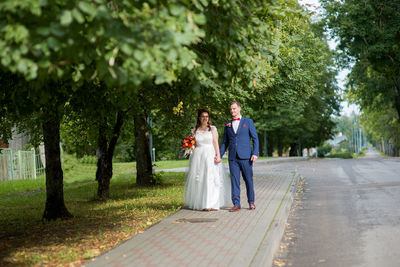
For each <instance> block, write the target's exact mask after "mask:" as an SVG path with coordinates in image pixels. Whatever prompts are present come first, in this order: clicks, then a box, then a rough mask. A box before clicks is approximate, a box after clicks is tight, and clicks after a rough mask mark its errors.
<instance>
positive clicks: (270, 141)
mask: <svg viewBox="0 0 400 267" xmlns="http://www.w3.org/2000/svg"><path fill="white" fill-rule="evenodd" d="M273 141H274V139H273V137H272V136H271V134H269V135H268V137H267V143H268V144H267V149H268V154H267V156H268V157H272V156H273V153H274V142H273Z"/></svg>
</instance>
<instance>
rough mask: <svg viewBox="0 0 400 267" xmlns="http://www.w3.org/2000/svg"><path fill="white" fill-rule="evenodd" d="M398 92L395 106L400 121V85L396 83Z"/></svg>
mask: <svg viewBox="0 0 400 267" xmlns="http://www.w3.org/2000/svg"><path fill="white" fill-rule="evenodd" d="M396 92H397V95H396V96H395V100H394V107H395V108H396V110H397V114H398V116H399V120H398V121H400V86H398V85H396Z"/></svg>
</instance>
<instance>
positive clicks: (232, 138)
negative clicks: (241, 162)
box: [220, 117, 258, 160]
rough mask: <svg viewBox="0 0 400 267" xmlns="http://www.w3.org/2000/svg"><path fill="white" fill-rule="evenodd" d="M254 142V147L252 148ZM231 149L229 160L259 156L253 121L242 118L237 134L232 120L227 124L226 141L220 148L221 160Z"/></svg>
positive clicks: (225, 129) (224, 140)
mask: <svg viewBox="0 0 400 267" xmlns="http://www.w3.org/2000/svg"><path fill="white" fill-rule="evenodd" d="M251 141H253V147H252V146H251ZM228 147H229V157H228V158H229V160H234V159H236V155H237V157H238V158H239V159H250V158H251V156H252V155H256V156H258V136H257V132H256V127H255V126H254V123H253V120H252V119H248V118H244V117H242V118H241V119H240V123H239V127H238V130H237V132H236V134H235V131H234V130H233V126H232V120H231V121H229V122H228V123H226V124H225V128H224V139H223V141H222V144H221V147H220V153H221V158H222V156H223V155H224V154H225V151H226V149H227V148H228Z"/></svg>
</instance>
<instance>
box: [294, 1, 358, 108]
mask: <svg viewBox="0 0 400 267" xmlns="http://www.w3.org/2000/svg"><path fill="white" fill-rule="evenodd" d="M298 1H299V3H300V4H301V5H305V6H306V8H307V9H309V10H311V11H315V12H316V13H317V14H318V13H321V8H320V4H319V1H318V0H298ZM328 43H329V47H330V48H331V49H332V50H333V49H335V47H336V43H335V41H334V40H330V41H329V42H328ZM349 72H350V70H349V69H344V70H341V71H340V72H339V73H338V75H337V76H336V79H337V81H338V85H339V87H340V88H341V89H342V90H344V84H345V83H346V76H347V74H348V73H349ZM341 106H342V111H341V114H342V115H347V116H349V115H350V114H351V113H352V112H353V111H354V112H355V113H357V114H359V113H360V110H359V107H358V106H356V105H353V104H349V103H348V102H347V101H343V102H342V103H341Z"/></svg>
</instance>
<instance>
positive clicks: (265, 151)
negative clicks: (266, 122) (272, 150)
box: [262, 130, 268, 156]
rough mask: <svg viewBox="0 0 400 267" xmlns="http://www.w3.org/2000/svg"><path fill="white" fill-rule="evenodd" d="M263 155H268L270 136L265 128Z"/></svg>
mask: <svg viewBox="0 0 400 267" xmlns="http://www.w3.org/2000/svg"><path fill="white" fill-rule="evenodd" d="M262 155H263V156H268V138H267V131H266V130H264V140H263V154H262Z"/></svg>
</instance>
